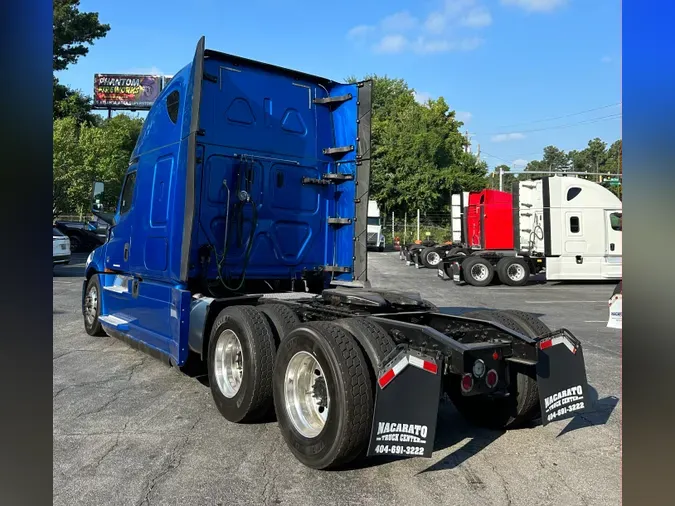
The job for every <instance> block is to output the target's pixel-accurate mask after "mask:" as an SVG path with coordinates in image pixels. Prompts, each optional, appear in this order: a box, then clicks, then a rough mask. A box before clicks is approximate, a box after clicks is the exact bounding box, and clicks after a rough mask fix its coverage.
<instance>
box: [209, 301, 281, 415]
mask: <svg viewBox="0 0 675 506" xmlns="http://www.w3.org/2000/svg"><path fill="white" fill-rule="evenodd" d="M275 352H276V346H275V342H274V334H273V333H272V329H271V328H270V324H269V323H268V322H267V319H266V318H265V316H263V313H262V312H260V311H258V309H256V308H254V307H251V306H230V307H226V308H225V309H223V310H222V311H221V312H220V314H219V315H218V317H217V318H216V320H215V321H214V322H213V328H212V329H211V336H210V340H209V351H208V373H209V384H210V387H211V393H212V395H213V400H214V402H215V404H216V407H217V408H218V411H220V413H221V415H223V417H225V419H227V420H229V421H230V422H235V423H250V422H256V421H258V420H261V419H263V418H265V417H266V416H267V415H268V414H269V413H270V411H271V409H272V405H273V404H272V402H273V401H272V373H273V370H274V355H275Z"/></svg>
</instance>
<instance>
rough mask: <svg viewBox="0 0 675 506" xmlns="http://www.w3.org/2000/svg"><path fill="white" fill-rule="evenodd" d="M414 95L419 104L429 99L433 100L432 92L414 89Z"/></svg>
mask: <svg viewBox="0 0 675 506" xmlns="http://www.w3.org/2000/svg"><path fill="white" fill-rule="evenodd" d="M413 96H414V97H415V102H417V103H418V104H426V103H427V100H431V98H432V97H431V93H428V92H426V91H414V92H413Z"/></svg>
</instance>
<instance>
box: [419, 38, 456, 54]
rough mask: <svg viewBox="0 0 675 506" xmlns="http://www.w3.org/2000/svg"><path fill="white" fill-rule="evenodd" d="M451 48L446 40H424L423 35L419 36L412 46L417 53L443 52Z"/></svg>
mask: <svg viewBox="0 0 675 506" xmlns="http://www.w3.org/2000/svg"><path fill="white" fill-rule="evenodd" d="M451 49H452V45H451V44H450V43H449V42H448V41H447V40H442V39H438V40H426V39H425V38H424V37H419V38H418V39H417V41H416V42H415V45H414V47H413V50H414V51H415V52H416V53H419V54H430V53H445V52H446V51H450V50H451Z"/></svg>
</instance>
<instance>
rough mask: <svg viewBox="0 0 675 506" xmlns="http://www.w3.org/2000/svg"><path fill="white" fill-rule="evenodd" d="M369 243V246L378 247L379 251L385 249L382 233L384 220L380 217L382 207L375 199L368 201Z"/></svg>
mask: <svg viewBox="0 0 675 506" xmlns="http://www.w3.org/2000/svg"><path fill="white" fill-rule="evenodd" d="M367 234H368V235H367V245H368V247H369V248H377V250H378V251H384V246H385V239H384V234H383V233H382V220H381V217H380V207H379V206H378V205H377V202H375V201H374V200H369V201H368V230H367Z"/></svg>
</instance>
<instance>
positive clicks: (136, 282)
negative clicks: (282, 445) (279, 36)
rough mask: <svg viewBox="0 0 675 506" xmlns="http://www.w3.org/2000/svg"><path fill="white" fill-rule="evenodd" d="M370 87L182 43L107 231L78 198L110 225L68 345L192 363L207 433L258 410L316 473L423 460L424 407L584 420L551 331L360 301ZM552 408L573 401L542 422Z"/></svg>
mask: <svg viewBox="0 0 675 506" xmlns="http://www.w3.org/2000/svg"><path fill="white" fill-rule="evenodd" d="M371 92H372V83H370V82H363V83H355V84H340V83H335V82H333V81H330V80H327V79H323V78H320V77H316V76H311V75H308V74H303V73H300V72H296V71H292V70H288V69H284V68H280V67H275V66H272V65H268V64H265V63H261V62H256V61H252V60H247V59H244V58H240V57H237V56H233V55H227V54H224V53H219V52H215V51H210V50H205V48H204V38H202V39H201V40H200V41H199V43H198V45H197V50H196V52H195V57H194V60H193V62H192V63H191V64H190V65H188V66H186V67H185V68H184V69H182V70H181V71H179V72H178V73H177V74H176V75H175V76H174V78H173V79H172V80H171V82H170V84H169V85H168V86H167V87H166V88H165V89H164V90H162V92H161V94H160V96H159V97H158V99H157V100H156V102H155V103H154V105H153V107H152V109H151V110H150V112H149V114H148V117H147V119H146V120H145V123H144V126H143V129H142V132H141V134H140V137H139V139H138V143H137V145H136V148H135V150H134V152H133V154H132V157H131V160H130V165H129V169H128V171H127V174H126V176H125V180H124V182H123V185H122V189H121V192H120V197H119V199H118V202H117V207H116V209H115V211H114V218H113V219H109V218H105V217H106V216H108V215H107V214H106V210H105V209H103V208H102V206H101V205H100V203H101V202H104V201H105V199H104V198H103V197H102V196H103V195H104V194H105V188H104V186H103V185H102V184H100V183H95V184H94V192H93V202H94V205H93V211H94V212H95V214H97V216H99V217H100V218H101V219H108V221H109V222H110V223H111V226H110V228H109V232H108V234H109V237H108V240H107V241H106V243H105V244H104V245H102V246H101V247H99V248H97V249H96V250H94V251H93V252H92V253H91V254H90V256H89V258H88V259H87V263H86V268H85V279H84V280H83V287H82V289H83V290H82V311H83V319H84V326H85V330H86V331H87V333H88V334H90V335H92V336H102V335H106V334H107V335H110V336H114V337H117V338H120V339H123V340H125V341H127V342H129V343H130V344H132V345H133V346H136V347H139V348H141V349H143V350H144V351H146V352H148V353H151V354H153V355H155V356H157V357H159V358H161V359H163V360H166V361H167V362H169V363H170V364H172V365H174V366H177V367H183V366H185V365H186V364H187V362H188V359H190V360H197V361H200V360H201V361H202V362H204V363H205V365H206V368H207V371H208V376H209V383H210V389H211V392H212V395H213V399H214V402H215V404H216V406H217V407H218V410H219V411H220V413H221V414H222V415H223V417H224V418H226V419H227V420H228V421H230V422H233V423H243V422H255V421H259V420H263V419H267V418H269V416H270V415H275V416H276V417H277V419H278V421H279V427H280V429H281V431H282V433H283V436H284V439H285V441H286V443H287V445H288V448H289V450H290V451H291V452H292V453H293V454H294V455H295V456H296V457H297V458H298V460H300V461H301V462H302V463H304V464H305V465H307V466H309V467H313V468H317V469H332V468H337V467H340V466H342V465H344V464H346V463H348V462H350V461H352V460H354V459H355V458H357V457H358V456H360V455H363V454H364V453H365V454H367V455H401V456H426V457H429V456H431V454H432V451H433V443H434V437H435V430H436V418H437V411H438V403H439V400H440V397H441V394H442V393H443V392H446V393H448V395H450V397H451V399H452V400H453V402H454V403H455V405H456V406H457V407H458V409H459V410H460V411H461V412H462V413H464V414H465V415H466V416H467V417H469V418H471V419H473V420H474V421H476V422H477V423H482V424H486V425H496V426H500V427H516V426H518V425H519V424H520V423H522V422H524V421H528V420H531V419H534V418H537V417H540V416H541V417H542V421H543V423H549V422H551V421H553V420H555V419H561V418H568V417H571V416H574V415H575V414H576V413H580V412H582V411H585V410H588V409H589V408H590V405H589V404H588V398H587V396H586V395H587V385H586V373H585V369H584V366H583V354H582V350H581V343H580V342H579V341H578V340H577V339H576V338H575V337H574V336H572V335H571V334H570V333H569V332H568V331H566V330H564V329H562V330H559V331H556V332H550V329H548V328H547V327H546V326H545V325H544V324H543V323H542V322H541V321H539V320H538V319H536V318H534V317H533V316H531V315H528V314H526V313H520V312H517V311H510V312H508V311H507V312H500V311H479V312H474V313H469V314H466V315H463V316H450V315H445V314H441V313H440V312H439V309H438V308H437V307H435V306H434V305H433V304H431V303H429V302H428V301H425V300H423V299H422V298H420V297H419V295H417V294H410V293H397V292H392V291H388V290H383V289H379V290H371V289H369V283H368V279H367V255H366V246H367V245H366V233H367V230H366V224H367V219H366V218H367V214H368V213H367V202H368V201H367V194H368V185H369V176H370V172H369V169H370V167H369V164H370V153H371V150H370V115H371V102H372V97H371ZM571 350H573V351H571ZM541 363H545V371H542V370H540V364H541ZM562 387H565V388H564V389H563V388H562ZM561 389H562V393H560V392H561ZM572 389H573V390H572ZM553 390H555V391H553ZM554 394H555V395H556V396H557V397H556V399H557V398H558V397H565V398H572V397H571V396H574V397H575V399H577V401H578V402H575V404H574V409H568V408H567V407H566V408H564V409H563V408H562V407H561V406H559V405H553V407H552V406H551V403H550V402H546V399H547V398H550V397H551V396H552V395H554Z"/></svg>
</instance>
